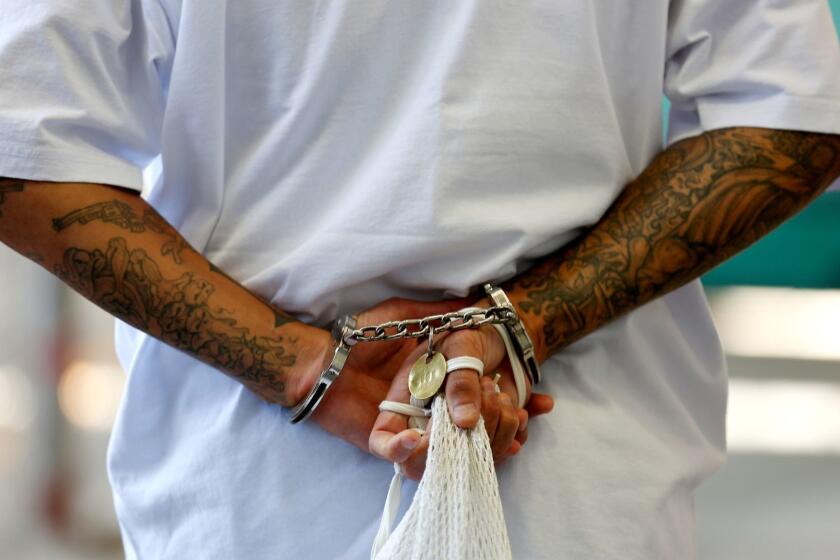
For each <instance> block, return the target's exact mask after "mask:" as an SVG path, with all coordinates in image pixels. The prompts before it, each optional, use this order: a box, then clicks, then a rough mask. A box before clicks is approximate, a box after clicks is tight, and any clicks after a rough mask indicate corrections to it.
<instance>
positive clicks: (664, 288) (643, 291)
mask: <svg viewBox="0 0 840 560" xmlns="http://www.w3.org/2000/svg"><path fill="white" fill-rule="evenodd" d="M838 174H840V137H838V136H832V135H821V134H811V133H801V132H792V131H780V130H765V129H741V128H734V129H725V130H717V131H712V132H708V133H705V134H703V135H701V136H698V137H695V138H690V139H687V140H684V141H681V142H679V143H677V144H675V145H673V146H671V147H670V148H668V149H667V150H665V151H664V152H662V153H661V154H660V155H659V157H657V158H656V159H655V160H654V161H653V163H652V164H651V165H650V166H649V167H648V168H647V169H646V170H645V171H644V173H642V175H641V176H640V177H639V178H638V179H636V180H635V181H633V182H632V183H631V184H630V185H629V186H628V187H627V188H626V189H625V190H624V192H623V193H622V194H621V196H619V198H618V199H617V200H616V201H615V202H614V203H613V205H612V206H611V207H610V209H609V210H608V211H607V213H606V214H605V215H604V217H603V218H602V219H601V220H600V221H599V222H598V223H597V224H596V225H595V226H594V227H593V228H592V229H591V230H589V231H588V232H587V233H585V234H584V235H583V236H581V237H580V238H578V239H577V240H575V241H574V242H573V243H572V244H571V245H569V246H567V247H565V248H562V249H560V250H559V251H557V252H556V253H554V254H552V255H550V256H549V257H547V258H546V259H545V260H544V261H542V262H540V263H539V264H538V265H537V266H535V267H534V268H533V269H531V270H529V271H526V272H525V273H524V274H522V275H520V276H519V277H516V278H513V279H511V280H510V281H508V283H507V287H508V289H509V290H511V291H517V290H518V291H519V292H520V293H521V294H522V295H521V296H520V301H519V305H520V307H521V308H522V310H523V311H524V312H525V313H526V314H530V315H533V316H535V317H537V320H536V323H537V324H540V325H543V327H542V332H541V334H542V336H543V338H544V345H545V349H544V350H545V351H546V352H547V353H549V354H550V353H551V352H554V351H556V350H558V349H560V348H562V347H564V346H566V345H567V344H569V343H570V342H572V341H574V340H576V339H578V338H580V337H582V336H584V335H585V334H587V333H589V332H592V331H593V330H595V329H597V328H598V327H600V326H601V325H603V324H604V323H607V322H609V321H610V320H612V319H614V318H615V317H617V316H619V315H621V314H623V313H626V312H628V311H630V310H631V309H634V308H635V307H638V306H639V305H642V304H644V303H646V302H648V301H650V300H651V299H653V298H655V297H657V296H660V295H663V294H665V293H667V292H668V291H670V290H672V289H675V288H677V287H679V286H681V285H683V284H685V283H686V282H688V281H689V280H691V279H693V278H696V277H698V276H699V275H700V274H702V273H703V272H705V271H706V270H708V269H710V268H712V267H713V266H715V265H716V264H718V263H720V262H721V261H723V260H725V259H726V258H728V257H729V256H731V255H732V254H734V253H736V252H737V251H739V250H741V249H743V248H745V247H746V246H748V245H750V244H751V243H753V242H754V241H755V240H757V239H758V238H760V237H762V236H763V235H764V234H766V233H767V232H768V231H770V230H771V229H773V228H774V227H775V226H777V225H778V224H779V223H781V222H782V221H783V220H785V219H786V218H788V217H789V216H791V215H792V214H793V213H795V212H796V211H798V210H799V209H801V208H802V207H803V206H805V205H806V204H807V203H808V201H809V200H811V199H812V198H813V197H814V196H816V194H817V193H818V192H819V191H820V190H821V189H822V188H824V187H826V186H827V185H828V184H829V183H831V181H832V180H833V179H834V178H835V177H837V175H838Z"/></svg>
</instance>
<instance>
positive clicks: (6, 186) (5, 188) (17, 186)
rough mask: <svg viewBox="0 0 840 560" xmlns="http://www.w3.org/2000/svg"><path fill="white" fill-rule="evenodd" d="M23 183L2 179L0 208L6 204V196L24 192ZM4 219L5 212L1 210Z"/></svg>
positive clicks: (18, 180)
mask: <svg viewBox="0 0 840 560" xmlns="http://www.w3.org/2000/svg"><path fill="white" fill-rule="evenodd" d="M23 187H24V184H23V181H21V180H20V179H4V178H1V177H0V206H3V203H4V202H6V194H8V193H13V192H23ZM2 217H3V212H2V210H0V218H2Z"/></svg>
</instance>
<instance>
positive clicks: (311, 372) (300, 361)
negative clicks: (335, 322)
mask: <svg viewBox="0 0 840 560" xmlns="http://www.w3.org/2000/svg"><path fill="white" fill-rule="evenodd" d="M289 327H290V329H289V330H290V331H292V332H290V334H289V335H288V336H289V338H290V339H292V340H293V341H294V344H295V347H296V350H297V352H296V356H295V365H294V367H293V368H292V369H291V371H290V375H289V379H288V381H287V387H288V389H287V391H286V395H287V397H288V400H287V402H285V403H283V406H286V407H290V406H295V405H296V404H298V403H299V402H301V401H302V400H303V399H304V398H305V397H306V395H307V394H308V393H309V391H310V390H311V389H312V387H313V386H314V385H315V383H317V382H318V379H319V377H320V376H321V372H323V371H324V369H325V368H326V367H327V366H328V365H329V364H330V360H331V359H332V356H333V353H334V352H335V346H336V342H335V341H334V340H333V338H332V336H331V335H330V333H329V331H327V330H325V329H321V328H318V327H314V326H312V325H308V324H306V323H296V324H295V325H294V326H293V327H292V326H291V325H289Z"/></svg>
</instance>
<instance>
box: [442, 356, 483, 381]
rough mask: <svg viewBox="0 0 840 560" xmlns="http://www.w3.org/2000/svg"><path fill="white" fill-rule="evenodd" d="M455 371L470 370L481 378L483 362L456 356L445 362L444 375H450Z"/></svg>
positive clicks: (470, 357) (468, 357) (469, 357)
mask: <svg viewBox="0 0 840 560" xmlns="http://www.w3.org/2000/svg"><path fill="white" fill-rule="evenodd" d="M456 369H471V370H473V371H476V372H478V375H479V376H481V375H484V362H482V361H481V360H479V359H478V358H473V357H472V356H458V357H457V358H449V359H448V360H446V373H452V372H453V371H455V370H456Z"/></svg>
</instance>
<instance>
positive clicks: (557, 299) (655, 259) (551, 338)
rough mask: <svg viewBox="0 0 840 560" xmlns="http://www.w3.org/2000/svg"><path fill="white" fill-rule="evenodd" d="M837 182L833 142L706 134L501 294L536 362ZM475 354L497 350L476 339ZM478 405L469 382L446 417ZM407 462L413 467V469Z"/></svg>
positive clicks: (684, 144)
mask: <svg viewBox="0 0 840 560" xmlns="http://www.w3.org/2000/svg"><path fill="white" fill-rule="evenodd" d="M838 175H840V136H837V135H826V134H813V133H804V132H796V131H781V130H770V129H757V128H732V129H723V130H715V131H710V132H707V133H704V134H702V135H700V136H697V137H693V138H689V139H686V140H683V141H681V142H678V143H676V144H674V145H672V146H670V147H669V148H668V149H666V150H665V151H663V152H662V153H661V154H659V156H658V157H656V158H655V159H654V160H653V161H652V162H651V164H650V165H649V166H648V167H647V168H646V169H645V171H644V172H643V173H642V174H641V175H640V176H639V177H638V178H637V179H636V180H634V181H633V182H632V183H630V184H629V185H627V187H626V188H625V189H624V190H623V191H622V193H621V195H620V196H619V197H618V198H617V200H616V201H615V202H614V203H613V204H612V206H611V207H610V209H609V210H608V211H607V212H606V213H605V214H604V216H603V217H602V218H601V219H600V220H599V221H598V222H597V223H596V224H594V225H593V226H592V227H591V228H590V229H589V230H588V231H587V232H585V233H584V234H583V235H581V236H580V237H578V238H577V239H576V240H575V241H573V242H572V243H571V244H570V245H568V246H566V247H563V248H561V249H559V250H558V251H556V252H555V253H552V254H550V255H548V256H546V257H544V258H543V259H542V260H540V261H539V262H538V263H537V264H536V265H535V266H533V267H532V268H530V269H529V270H527V271H525V272H524V273H522V274H520V275H518V276H515V277H513V278H511V279H510V280H508V281H506V282H504V283H502V287H503V288H504V289H505V291H506V292H507V294H508V297H509V298H510V299H511V301H512V303H513V304H514V306H515V307H516V308H517V311H518V313H519V315H520V317H521V318H522V320H523V322H524V323H525V327H526V330H527V331H528V333H529V335H530V337H531V339H532V341H533V342H534V345H535V350H536V353H537V357H538V360H539V361H540V362H544V361H545V360H546V359H547V358H548V356H550V355H551V354H553V353H554V352H558V351H561V350H562V349H563V348H565V347H566V346H568V345H569V344H571V343H572V342H574V341H575V340H578V339H580V338H581V337H583V336H586V335H587V334H588V333H591V332H593V331H594V330H596V329H598V328H600V327H601V326H603V325H605V324H607V323H609V322H610V321H612V320H614V319H616V318H617V317H620V316H621V315H623V314H625V313H628V312H629V311H631V310H633V309H635V308H637V307H639V306H641V305H643V304H645V303H647V302H649V301H651V300H652V299H654V298H656V297H659V296H662V295H664V294H666V293H668V292H669V291H671V290H674V289H676V288H678V287H679V286H682V285H684V284H686V283H687V282H689V281H691V280H694V279H695V278H697V277H699V276H700V275H701V274H703V273H704V272H706V271H707V270H709V269H710V268H712V267H714V266H715V265H717V264H719V263H721V262H723V261H724V260H726V259H727V258H729V257H730V256H732V255H733V254H735V253H736V252H738V251H740V250H741V249H744V248H745V247H747V246H748V245H750V244H752V243H753V242H755V241H756V240H757V239H759V238H761V237H762V236H764V235H766V234H767V233H768V232H769V231H771V230H772V229H773V228H774V227H776V226H777V225H779V224H780V223H781V222H782V221H784V220H785V219H787V218H789V217H790V216H792V215H793V214H795V213H796V212H797V211H799V210H800V209H802V208H803V207H804V206H805V205H806V204H808V202H810V201H811V200H813V199H814V198H815V197H816V196H817V195H818V194H819V193H820V192H822V190H823V189H825V188H826V187H827V186H828V185H829V184H830V183H831V182H832V181H834V180H835V179H836V178H837V177H838ZM485 344H486V345H489V346H492V345H499V344H501V343H500V341H499V340H497V339H494V338H492V337H487V338H486V340H485ZM486 353H487V354H489V355H495V354H498V350H495V351H494V350H492V349H491V350H487V351H486ZM481 395H482V390H481V387H480V386H479V382H478V380H477V379H476V378H475V376H472V377H471V378H470V377H465V378H463V380H462V386H461V388H460V390H459V391H458V392H457V393H456V394H454V395H453V396H451V397H450V398H449V399H448V401H449V405H450V409H451V410H454V409H455V408H456V407H458V406H460V405H463V404H470V403H471V404H473V406H479V405H480V404H481V403H482V397H481ZM541 398H542V397H540V396H535V397H532V399H531V400H532V402H533V401H534V400H535V399H537V401H539V400H541ZM547 404H548V403H546V405H547ZM376 430H377V432H374V435H375V437H376V438H377V439H378V440H379V441H377V444H378V448H377V449H379V450H380V452H381V453H383V454H384V452H385V451H386V450H389V449H390V448H389V447H388V446H387V445H386V444H384V443H382V442H383V441H384V442H386V443H387V442H388V441H390V440H389V438H397V437H414V436H411V435H409V434H408V432H407V431H406V426H405V424H404V422H400V421H398V420H396V419H395V418H393V415H391V413H382V414H381V415H380V417H379V418H378V419H377V422H376ZM406 461H407V462H408V463H410V464H412V465H416V464H419V463H422V457H414V456H409V457H408V458H407V459H406Z"/></svg>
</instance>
